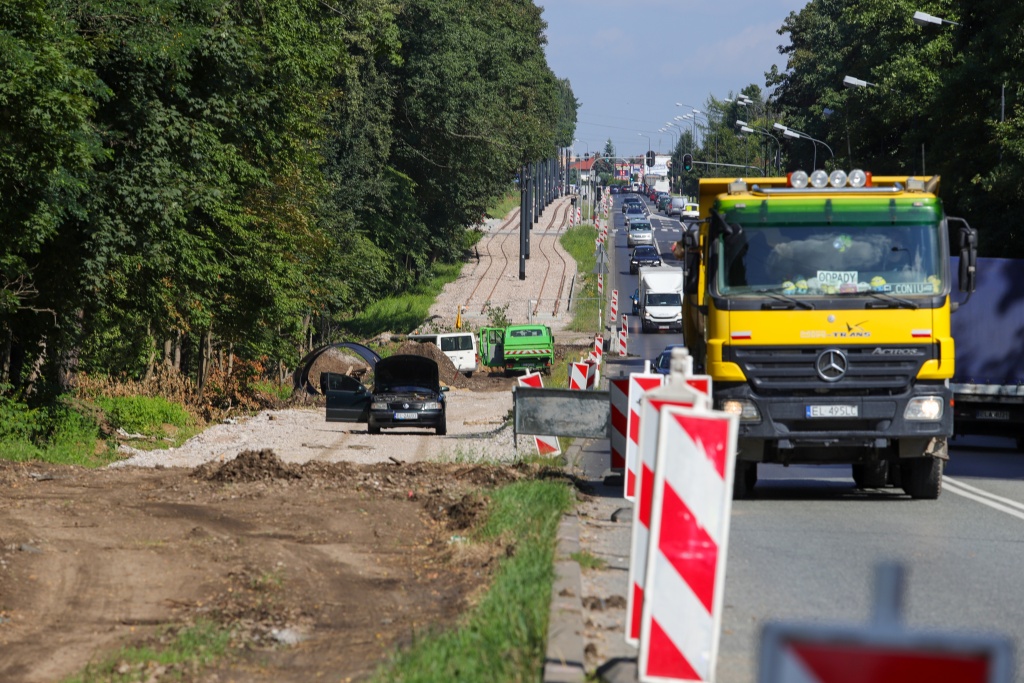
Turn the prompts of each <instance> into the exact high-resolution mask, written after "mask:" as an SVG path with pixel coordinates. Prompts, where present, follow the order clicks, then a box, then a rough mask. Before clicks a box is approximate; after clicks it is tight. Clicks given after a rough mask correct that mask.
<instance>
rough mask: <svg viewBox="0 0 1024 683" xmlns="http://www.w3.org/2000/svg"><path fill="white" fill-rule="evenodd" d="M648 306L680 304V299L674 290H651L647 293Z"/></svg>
mask: <svg viewBox="0 0 1024 683" xmlns="http://www.w3.org/2000/svg"><path fill="white" fill-rule="evenodd" d="M647 305H648V306H680V305H682V299H680V298H679V295H678V294H677V293H675V292H652V293H651V294H648V295H647Z"/></svg>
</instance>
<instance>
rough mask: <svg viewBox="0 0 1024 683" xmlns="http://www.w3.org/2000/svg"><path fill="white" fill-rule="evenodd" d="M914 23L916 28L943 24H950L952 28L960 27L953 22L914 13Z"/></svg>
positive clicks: (926, 14) (925, 13) (921, 13)
mask: <svg viewBox="0 0 1024 683" xmlns="http://www.w3.org/2000/svg"><path fill="white" fill-rule="evenodd" d="M914 23H915V24H917V25H918V26H942V25H943V24H952V25H953V26H959V25H960V24H958V23H957V22H955V21H950V20H949V19H943V18H942V17H936V16H934V15H931V14H928V13H927V12H914Z"/></svg>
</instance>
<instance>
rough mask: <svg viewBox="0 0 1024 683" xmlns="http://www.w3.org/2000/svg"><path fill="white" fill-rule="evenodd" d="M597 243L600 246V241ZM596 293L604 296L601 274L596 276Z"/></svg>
mask: <svg viewBox="0 0 1024 683" xmlns="http://www.w3.org/2000/svg"><path fill="white" fill-rule="evenodd" d="M598 243H599V244H600V240H599V241H598ZM597 293H598V294H604V275H602V274H601V273H598V274H597Z"/></svg>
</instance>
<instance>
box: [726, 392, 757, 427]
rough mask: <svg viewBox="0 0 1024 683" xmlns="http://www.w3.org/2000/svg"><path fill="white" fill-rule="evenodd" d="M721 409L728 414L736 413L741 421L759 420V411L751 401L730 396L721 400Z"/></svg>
mask: <svg viewBox="0 0 1024 683" xmlns="http://www.w3.org/2000/svg"><path fill="white" fill-rule="evenodd" d="M722 410H723V411H724V412H726V413H729V414H730V415H738V416H739V418H740V421H741V422H760V421H761V411H760V410H758V409H757V405H756V404H755V403H754V402H753V401H747V400H744V399H737V398H730V399H726V400H724V401H722Z"/></svg>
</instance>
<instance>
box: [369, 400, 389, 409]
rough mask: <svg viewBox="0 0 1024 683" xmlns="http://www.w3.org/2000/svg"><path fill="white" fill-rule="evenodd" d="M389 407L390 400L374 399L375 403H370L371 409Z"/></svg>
mask: <svg viewBox="0 0 1024 683" xmlns="http://www.w3.org/2000/svg"><path fill="white" fill-rule="evenodd" d="M387 409H388V402H387V401H374V402H373V403H371V404H370V410H387Z"/></svg>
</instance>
